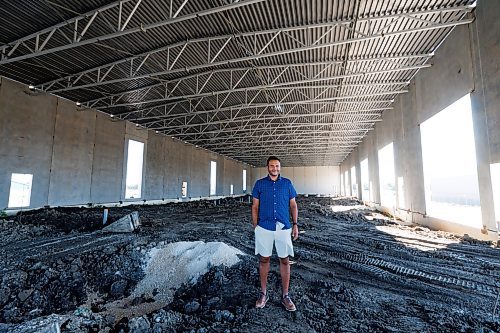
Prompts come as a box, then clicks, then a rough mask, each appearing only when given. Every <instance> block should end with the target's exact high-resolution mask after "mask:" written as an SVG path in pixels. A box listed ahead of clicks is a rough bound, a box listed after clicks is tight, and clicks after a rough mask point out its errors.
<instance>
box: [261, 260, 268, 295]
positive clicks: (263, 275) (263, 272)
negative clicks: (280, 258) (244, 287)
mask: <svg viewBox="0 0 500 333" xmlns="http://www.w3.org/2000/svg"><path fill="white" fill-rule="evenodd" d="M270 262H271V257H262V256H261V257H260V264H259V275H260V290H261V291H262V292H263V293H264V294H265V293H266V290H267V275H268V274H269V267H270V266H271V264H270Z"/></svg>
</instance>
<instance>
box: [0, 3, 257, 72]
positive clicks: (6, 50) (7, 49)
mask: <svg viewBox="0 0 500 333" xmlns="http://www.w3.org/2000/svg"><path fill="white" fill-rule="evenodd" d="M140 1H141V0H138V2H139V3H140ZM262 1H265V0H240V1H238V2H234V3H231V4H225V5H221V6H217V7H213V8H210V9H205V10H201V11H199V12H195V13H189V14H186V15H183V16H180V17H172V18H169V19H167V20H162V21H157V22H153V23H149V24H141V25H140V26H136V27H133V28H130V29H127V30H122V31H116V32H113V33H109V34H105V35H101V36H97V37H92V38H89V39H85V40H81V37H82V35H83V34H80V35H78V36H76V38H74V40H72V41H69V43H67V44H64V45H59V46H55V47H52V48H50V49H45V50H40V51H33V50H30V51H31V52H29V53H26V54H22V55H19V56H16V57H10V56H11V55H12V54H13V52H14V51H15V49H18V46H19V44H21V43H25V42H26V41H28V40H31V39H33V38H37V36H40V35H41V34H42V32H37V33H35V34H31V35H29V36H26V37H23V38H21V39H19V40H17V41H14V42H11V43H7V45H5V46H3V47H1V48H0V52H1V54H2V58H1V60H0V65H4V64H8V63H11V62H16V61H20V60H26V59H31V58H34V57H38V56H42V55H47V54H51V53H54V52H59V51H63V50H68V49H71V48H75V47H78V46H84V45H89V44H93V43H97V42H103V41H105V40H109V39H113V38H117V37H122V36H126V35H129V34H133V33H137V32H143V31H147V30H149V29H154V28H158V27H162V26H166V25H170V24H174V23H179V22H183V21H187V20H191V19H194V18H197V17H200V16H206V15H211V14H214V13H219V12H223V11H226V10H231V9H234V8H238V7H242V6H247V5H251V4H255V3H259V2H262ZM120 3H121V1H117V2H114V3H112V4H110V5H107V6H104V7H101V8H98V9H96V10H94V11H92V12H88V13H87V14H85V15H87V16H88V15H90V13H92V16H95V15H97V14H98V13H100V12H101V13H102V12H106V11H107V10H109V9H111V8H114V7H116V6H119V5H120ZM103 8H105V9H103ZM120 8H122V7H121V6H120ZM135 9H137V8H134V10H133V11H134V12H135ZM120 14H121V12H120ZM132 15H133V13H132ZM87 16H84V17H87ZM129 18H130V17H129ZM80 19H81V17H77V18H74V19H72V20H70V21H72V23H74V24H75V33H76V32H77V25H76V24H77V22H78V21H79V20H80ZM127 23H128V21H127ZM66 25H68V24H67V23H66V22H64V23H59V24H57V25H55V26H53V27H51V28H48V29H44V30H42V31H47V30H49V31H51V30H53V29H59V28H60V27H62V26H66ZM86 28H88V26H87V27H86ZM18 50H19V49H18Z"/></svg>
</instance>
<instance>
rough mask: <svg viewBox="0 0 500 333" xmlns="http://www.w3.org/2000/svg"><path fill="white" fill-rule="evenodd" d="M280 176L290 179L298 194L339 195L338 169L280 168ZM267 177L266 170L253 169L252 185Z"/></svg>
mask: <svg viewBox="0 0 500 333" xmlns="http://www.w3.org/2000/svg"><path fill="white" fill-rule="evenodd" d="M281 175H282V176H283V177H286V178H288V179H290V180H291V181H292V183H293V186H294V187H295V190H296V191H297V193H299V194H322V195H332V196H335V195H340V167H338V166H312V167H282V168H281ZM266 176H267V169H266V168H254V177H253V179H252V183H255V181H257V180H258V179H260V178H263V177H266Z"/></svg>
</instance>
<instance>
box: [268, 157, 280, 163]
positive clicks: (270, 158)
mask: <svg viewBox="0 0 500 333" xmlns="http://www.w3.org/2000/svg"><path fill="white" fill-rule="evenodd" d="M269 161H278V162H280V163H281V160H280V159H279V158H277V157H276V156H269V158H268V159H267V163H266V165H269Z"/></svg>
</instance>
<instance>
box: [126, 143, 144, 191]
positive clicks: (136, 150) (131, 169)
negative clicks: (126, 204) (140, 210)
mask: <svg viewBox="0 0 500 333" xmlns="http://www.w3.org/2000/svg"><path fill="white" fill-rule="evenodd" d="M143 159H144V143H143V142H139V141H135V140H128V151H127V176H126V180H125V199H137V198H140V197H141V195H142V194H141V192H142V166H143Z"/></svg>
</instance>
